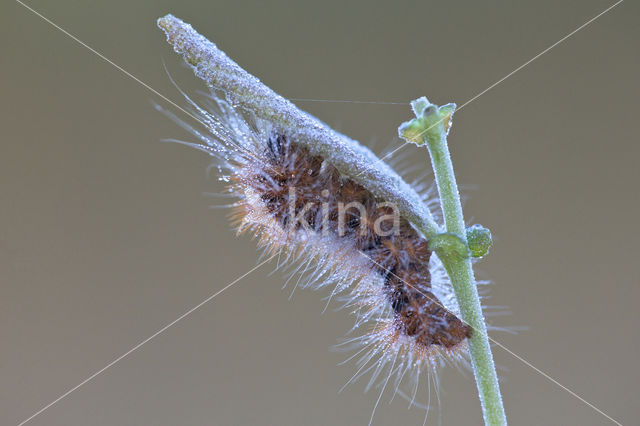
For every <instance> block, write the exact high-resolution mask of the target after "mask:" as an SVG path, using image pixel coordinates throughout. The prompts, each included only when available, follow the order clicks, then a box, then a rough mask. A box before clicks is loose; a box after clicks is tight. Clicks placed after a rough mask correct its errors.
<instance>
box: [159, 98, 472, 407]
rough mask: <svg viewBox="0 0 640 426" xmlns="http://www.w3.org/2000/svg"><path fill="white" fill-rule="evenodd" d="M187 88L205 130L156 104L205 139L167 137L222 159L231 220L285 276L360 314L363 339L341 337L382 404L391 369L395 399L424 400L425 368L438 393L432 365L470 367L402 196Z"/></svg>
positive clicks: (460, 328) (435, 264) (446, 295)
mask: <svg viewBox="0 0 640 426" xmlns="http://www.w3.org/2000/svg"><path fill="white" fill-rule="evenodd" d="M182 94H183V95H184V96H185V98H186V99H187V101H188V103H189V105H190V110H191V112H192V114H193V115H194V116H196V117H197V118H198V120H199V122H200V124H202V125H203V127H204V129H203V130H202V131H201V130H199V129H197V128H196V127H194V126H192V125H190V124H188V123H187V122H185V121H184V120H182V119H180V118H178V117H177V116H176V115H175V114H173V113H171V112H169V111H166V110H164V109H162V108H160V107H158V109H161V110H162V111H163V112H164V113H165V114H166V115H168V116H170V117H171V118H172V119H173V120H175V121H176V122H178V123H179V124H180V125H181V126H183V127H184V128H185V129H187V130H188V131H189V132H190V133H191V134H192V135H193V136H195V137H196V138H197V139H198V142H196V143H192V142H186V141H182V140H175V139H171V140H170V141H173V142H178V143H181V144H185V145H188V146H191V147H194V148H196V149H198V150H201V151H203V152H206V153H207V154H209V155H210V156H212V157H213V158H214V159H215V160H214V165H215V167H217V169H218V171H219V173H220V179H221V180H223V181H224V182H225V183H226V185H227V191H228V194H231V195H233V196H235V197H237V200H236V202H235V203H233V204H232V205H231V208H232V214H231V217H232V222H233V224H234V226H235V228H236V229H237V231H238V233H246V232H248V233H251V234H253V235H255V236H256V237H257V240H258V245H259V246H260V247H261V248H264V251H265V253H266V254H267V255H274V254H277V255H278V258H279V259H280V260H281V261H280V262H279V266H278V267H279V268H282V269H283V270H285V271H286V273H287V275H288V280H287V282H289V281H291V282H295V284H292V285H295V286H296V287H297V286H301V287H313V288H320V287H329V288H330V293H331V294H330V297H329V299H330V300H331V299H338V300H339V301H341V302H342V305H343V306H344V307H346V308H348V309H350V310H351V311H352V312H353V314H354V315H355V325H354V327H353V330H352V333H353V334H356V336H355V337H350V338H349V339H346V340H345V341H344V342H343V343H341V345H339V346H342V347H344V348H348V349H349V350H353V351H354V353H353V355H351V356H350V357H349V360H351V359H354V358H355V359H356V363H357V371H356V373H355V374H354V375H353V377H352V378H351V379H350V380H349V381H348V382H347V384H348V383H350V382H352V381H353V380H356V379H358V378H360V377H362V376H364V375H365V374H368V373H371V378H370V380H369V383H368V385H367V389H369V388H370V387H371V386H372V385H374V384H375V383H377V382H378V383H381V387H382V390H381V391H380V395H379V397H378V401H377V402H379V401H380V397H381V396H382V393H383V392H384V390H385V387H386V386H387V384H388V382H389V381H390V380H391V378H392V377H393V378H394V380H393V382H392V383H393V386H394V387H395V392H394V395H395V393H396V392H397V393H399V394H401V395H402V396H404V397H406V398H408V399H409V400H410V401H411V404H415V405H419V404H417V403H415V402H414V400H415V397H416V392H417V390H418V386H419V377H420V375H421V372H422V371H423V370H426V371H427V373H428V375H429V377H430V378H431V380H433V382H434V383H436V389H437V378H436V375H435V374H432V373H434V372H435V370H436V369H437V368H438V367H439V366H440V365H441V364H443V363H450V362H454V363H458V362H461V363H462V364H463V365H467V364H468V363H467V360H466V359H467V340H468V339H469V338H470V337H471V336H472V334H473V330H472V328H471V327H470V326H468V325H467V324H465V323H464V322H463V321H462V320H461V319H460V315H459V309H458V305H457V303H456V299H455V296H454V294H453V290H452V288H451V284H450V281H449V279H448V276H447V274H446V273H445V271H444V268H443V266H442V263H441V262H440V260H439V259H438V258H437V255H436V254H435V253H432V252H431V251H430V250H429V248H428V240H427V239H426V238H425V237H424V236H423V235H422V234H421V233H420V232H419V231H417V230H416V229H415V228H414V227H413V226H412V225H411V223H410V222H409V220H407V219H406V218H405V217H403V216H402V215H401V214H400V213H399V211H398V209H397V208H395V206H394V205H393V203H389V202H387V201H386V200H384V199H381V198H379V197H376V196H375V195H374V194H373V193H372V192H370V191H369V190H367V189H366V188H365V187H364V186H363V185H361V184H358V183H356V182H355V181H354V180H352V179H351V178H350V177H348V176H345V175H342V174H341V173H340V172H339V171H338V169H337V168H336V167H334V166H333V165H332V164H331V162H330V161H328V160H327V159H326V158H324V157H323V156H322V155H321V154H318V153H314V152H311V150H310V149H309V148H308V147H307V146H305V145H303V144H299V143H297V141H296V137H295V134H289V133H287V132H286V130H282V129H281V128H279V127H278V126H275V125H273V123H270V122H269V121H266V120H264V119H260V118H257V117H256V116H255V115H254V114H252V113H251V111H246V110H243V109H241V108H237V107H234V106H233V105H232V104H231V102H228V101H227V100H225V99H224V98H223V97H220V96H219V95H218V94H217V93H216V92H211V93H210V94H206V95H205V96H203V98H204V99H203V100H202V102H200V103H196V102H194V101H192V100H191V99H190V98H189V97H188V96H187V95H186V94H184V92H182ZM354 143H355V142H354ZM360 149H366V148H360ZM294 277H297V278H296V279H295V280H294V279H293V278H294ZM334 296H335V297H334ZM382 373H386V374H382ZM381 377H382V378H383V379H382V380H381V382H379V380H378V379H380V378H381ZM403 382H407V383H408V385H409V391H408V392H407V393H405V392H404V391H402V390H401V389H400V386H401V384H403ZM345 386H346V384H345ZM427 386H429V387H430V384H429V381H427ZM377 402H376V406H377ZM426 408H427V413H428V405H427V407H426ZM374 410H375V408H374ZM372 417H373V414H372Z"/></svg>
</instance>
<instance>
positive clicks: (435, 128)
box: [399, 98, 507, 426]
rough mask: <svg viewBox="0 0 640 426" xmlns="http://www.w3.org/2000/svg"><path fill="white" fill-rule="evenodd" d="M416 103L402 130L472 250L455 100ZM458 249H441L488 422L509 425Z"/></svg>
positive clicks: (453, 227)
mask: <svg viewBox="0 0 640 426" xmlns="http://www.w3.org/2000/svg"><path fill="white" fill-rule="evenodd" d="M412 106H413V108H414V112H415V113H416V116H417V118H416V119H414V120H412V121H410V122H407V123H405V124H403V125H402V126H400V129H399V130H400V135H401V136H402V137H404V138H406V139H407V140H409V141H411V142H414V143H417V144H419V145H421V144H425V145H427V148H428V150H429V155H430V157H431V165H432V166H433V171H434V174H435V178H436V184H437V186H438V193H439V195H440V204H441V206H442V212H443V215H444V222H445V228H446V232H447V233H450V234H455V235H456V236H458V237H459V238H460V239H461V240H462V243H464V249H465V250H468V244H467V235H466V228H465V223H464V216H463V213H462V205H461V203H460V194H459V192H458V185H457V183H456V177H455V173H454V171H453V164H452V162H451V155H450V153H449V147H448V145H447V133H448V130H449V126H450V124H451V117H452V115H453V112H454V110H455V105H453V104H449V105H445V106H442V107H437V106H435V105H433V104H431V103H429V102H428V100H427V99H426V98H421V99H418V100H416V101H414V102H413V103H412ZM456 242H458V243H460V240H458V239H456ZM450 248H453V247H450ZM459 253H460V251H459V250H458V251H457V252H455V251H453V250H449V251H442V252H437V254H438V256H439V257H440V259H441V260H442V262H443V264H444V267H445V269H446V270H447V273H448V274H449V277H450V279H451V283H452V284H453V289H454V292H455V294H456V299H457V300H458V305H459V306H460V313H461V315H462V319H463V320H464V321H465V322H466V323H467V324H469V325H470V326H471V327H472V328H473V334H472V337H471V339H470V340H469V352H470V354H471V364H472V366H473V373H474V376H475V379H476V385H477V387H478V393H479V396H480V403H481V405H482V413H483V416H484V421H485V424H486V425H491V426H494V425H506V424H507V419H506V416H505V413H504V407H503V404H502V396H501V394H500V385H499V383H498V376H497V374H496V370H495V366H494V363H493V355H492V354H491V346H490V345H489V337H488V335H487V327H486V325H485V321H484V317H483V315H482V306H481V304H480V298H479V296H478V290H477V288H476V281H475V277H474V274H473V268H472V265H471V258H470V256H468V255H463V256H460V255H459ZM463 253H464V251H463Z"/></svg>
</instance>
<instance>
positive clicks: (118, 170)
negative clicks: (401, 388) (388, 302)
mask: <svg viewBox="0 0 640 426" xmlns="http://www.w3.org/2000/svg"><path fill="white" fill-rule="evenodd" d="M28 4H29V5H30V6H32V7H33V8H35V9H36V10H38V11H39V12H40V13H42V14H43V15H44V16H46V17H48V18H49V19H51V20H52V21H53V22H55V23H57V24H58V25H60V26H61V27H63V28H65V29H66V30H68V31H69V32H71V33H72V34H74V35H76V36H77V37H78V38H80V39H81V40H83V41H84V42H86V43H87V44H89V45H90V46H92V47H94V48H95V49H97V50H98V51H100V52H102V53H103V54H104V55H106V56H107V57H108V58H110V59H111V60H113V61H114V62H115V63H117V64H118V65H120V66H122V67H123V68H124V69H126V70H127V71H129V72H131V73H132V74H134V75H135V76H137V77H139V78H140V79H141V80H143V81H145V82H146V83H148V84H149V85H151V86H152V87H153V88H155V89H156V90H158V91H159V92H160V93H162V94H164V95H166V96H168V97H169V98H171V99H173V100H175V101H176V102H178V103H179V104H183V103H184V101H183V100H182V99H181V97H180V95H179V93H178V92H177V91H176V89H175V88H174V87H173V86H172V85H171V83H170V81H169V78H168V77H167V74H166V73H165V70H164V67H163V61H165V62H166V64H167V68H168V70H169V71H170V73H171V74H172V76H174V77H175V79H176V80H177V82H178V83H179V84H180V85H181V86H182V87H184V88H185V89H188V90H197V89H199V88H202V87H203V86H202V84H201V83H200V82H199V81H197V80H196V79H195V77H193V76H192V75H191V74H190V71H188V70H185V69H184V68H183V67H182V66H181V65H180V61H179V60H178V59H177V57H176V56H175V55H174V54H173V53H172V51H171V49H170V48H169V47H168V45H167V44H166V43H165V41H164V36H163V35H162V34H161V32H160V31H159V30H157V29H156V28H155V20H156V18H157V17H159V16H161V15H164V14H165V13H168V12H171V13H174V14H175V15H176V16H178V17H181V18H183V19H185V20H186V21H188V22H190V23H192V24H193V25H194V26H195V27H196V29H198V30H199V31H200V32H202V33H203V34H205V35H206V36H208V37H209V38H210V39H211V40H212V41H214V42H216V43H217V44H218V45H219V46H220V47H221V48H222V49H223V50H224V51H226V52H227V53H228V54H229V55H230V56H231V57H232V58H234V59H235V60H236V61H237V62H238V63H239V64H240V65H241V66H243V67H245V68H246V69H247V70H248V71H250V72H251V73H253V74H255V75H257V76H258V77H259V78H261V79H262V80H263V81H264V82H265V83H267V84H268V85H270V86H271V87H272V88H273V89H275V90H276V91H278V92H279V93H281V94H283V95H284V96H287V97H291V98H316V99H344V100H367V101H369V100H372V101H387V102H408V101H409V100H411V99H413V98H415V97H417V96H420V95H427V96H428V97H429V98H430V99H431V100H433V101H434V102H436V103H445V102H449V101H455V102H457V103H458V104H459V105H460V104H462V103H464V102H465V101H467V100H468V99H470V98H472V97H473V96H475V95H476V94H477V93H479V92H481V91H482V90H484V89H485V88H487V87H488V86H489V85H491V84H492V83H494V82H495V81H497V80H499V79H500V78H502V77H503V76H505V75H507V74H508V73H509V72H511V71H513V70H514V69H515V68H517V67H518V66H520V65H521V64H523V63H524V62H525V61H527V60H529V59H530V58H532V57H533V56H535V55H536V54H537V53H539V52H540V51H542V50H543V49H545V48H546V47H548V46H549V45H551V44H552V43H554V42H556V41H557V40H559V39H560V38H562V37H563V36H565V35H566V34H568V33H569V32H570V31H572V30H574V29H575V28H577V27H578V26H580V25H582V24H583V23H585V22H586V21H587V20H589V19H590V18H592V17H593V16H595V15H597V14H598V13H600V12H601V11H602V10H604V9H605V8H607V7H608V6H609V5H611V4H612V2H608V1H594V0H590V1H580V2H578V1H547V0H544V1H535V2H533V1H532V2H509V1H487V2H474V1H465V2H462V1H448V2H442V1H440V2H435V1H421V2H401V1H393V2H391V1H389V2H383V1H370V2H364V1H358V2H355V1H353V2H351V1H346V2H345V1H323V2H319V1H314V2H308V1H259V2H258V1H255V2H246V1H231V0H228V1H227V0H212V1H201V0H185V1H181V2H178V1H173V2H171V1H167V0H163V1H133V2H132V1H121V0H113V1H101V2H98V1H70V0H64V1H56V2H48V1H44V0H30V1H29V2H28ZM639 12H640V8H639V7H638V5H637V4H635V3H634V2H632V1H626V2H623V3H622V4H620V5H619V6H618V7H616V8H614V9H613V10H612V11H610V12H609V13H607V14H605V15H604V16H602V17H601V18H599V19H598V20H596V21H595V22H594V23H592V24H591V25H589V26H588V27H586V28H585V29H584V30H582V31H580V32H578V33H577V34H575V35H574V36H573V37H571V38H569V39H568V40H566V41H565V42H564V43H562V44H560V45H558V46H557V47H556V48H554V49H553V50H551V51H550V52H548V53H547V54H545V55H543V56H542V57H540V58H539V59H537V60H536V61H534V62H533V63H531V64H530V65H528V66H527V67H525V68H524V69H522V70H521V71H519V72H518V73H516V74H515V75H513V76H512V77H511V78H509V79H507V80H506V81H504V82H503V83H502V84H500V85H498V86H497V87H495V88H494V89H493V90H491V91H489V92H488V93H486V94H484V95H483V96H481V97H480V98H478V99H477V100H476V101H474V102H473V103H471V104H469V105H468V106H467V107H465V108H464V109H463V110H461V111H460V112H459V113H458V114H457V115H456V117H455V122H454V127H453V131H452V134H451V136H450V143H451V148H452V151H453V155H454V163H455V166H456V170H457V173H458V178H459V181H460V182H461V183H462V184H467V185H468V188H470V189H469V190H468V191H467V194H468V195H469V197H470V198H469V201H468V202H467V203H466V215H467V216H468V217H469V218H470V219H473V220H474V221H478V222H481V223H483V224H484V225H486V226H488V227H490V228H491V229H492V230H493V233H494V235H495V247H494V249H493V250H492V252H491V255H490V256H489V257H488V258H487V259H486V260H484V261H482V262H481V263H480V264H479V265H478V268H479V273H480V276H481V277H486V278H490V279H491V280H493V281H494V282H495V284H494V285H493V286H492V288H491V296H492V298H491V300H490V303H491V304H494V305H508V306H509V307H510V309H511V311H512V313H511V315H509V316H507V317H502V318H499V319H498V320H497V323H498V324H499V325H505V326H509V325H516V326H527V327H529V329H528V331H524V332H520V333H519V334H517V335H510V334H504V333H493V337H495V338H496V339H497V340H499V341H500V342H502V343H503V344H505V345H506V346H507V347H509V348H510V349H511V350H513V351H514V352H515V353H517V354H519V355H520V356H522V357H523V358H525V359H526V360H528V361H529V362H531V363H532V364H533V365H535V366H537V367H538V368H540V369H542V370H543V371H545V372H546V373H548V374H549V375H550V376H552V377H554V378H555V379H556V380H558V381H559V382H560V383H562V384H563V385H565V386H567V387H568V388H570V389H572V390H573V391H575V392H576V393H577V394H579V395H580V396H582V397H583V398H585V399H586V400H588V401H590V402H592V403H593V404H595V405H596V406H597V407H598V408H600V409H601V410H603V411H604V412H606V413H608V414H609V415H611V416H612V417H614V418H616V419H617V420H618V421H620V422H621V423H622V424H625V425H632V424H638V416H639V414H640V408H639V406H638V401H637V400H638V383H639V382H640V368H639V366H638V359H639V353H638V352H639V346H640V344H639V337H640V336H639V333H638V326H639V325H640V320H639V314H638V311H639V310H638V303H639V302H640V287H639V285H638V284H639V278H640V276H639V273H638V252H639V250H638V241H639V237H640V232H639V231H638V229H639V228H638V224H637V220H638V217H640V197H639V196H638V184H639V183H640V172H639V170H638V169H639V167H638V158H639V156H640V147H639V144H638V136H637V135H638V131H637V126H638V119H637V117H636V116H637V115H638V106H637V105H638V104H637V101H638V98H639V97H640V90H639V83H638V75H639V74H640V53H639V52H640V49H639V46H638V44H639V37H640V27H639V25H638V19H639V18H640V13H639ZM0 39H1V40H2V41H1V43H0V61H1V67H0V94H1V101H0V117H1V119H0V120H1V121H0V123H1V125H2V144H1V145H0V342H1V346H0V348H1V349H0V424H2V425H16V424H18V423H19V422H21V421H22V420H24V419H26V418H27V417H29V416H30V415H32V414H33V413H35V412H36V411H37V410H39V409H40V408H42V407H43V406H45V405H46V404H48V403H50V402H51V401H53V400H54V399H56V398H57V397H58V396H60V395H61V394H62V393H63V392H65V391H66V390H68V389H70V388H71V387H73V386H75V385H77V384H79V383H80V382H82V381H83V380H85V379H86V378H87V377H89V376H90V375H91V374H93V373H94V372H96V371H98V370H99V369H101V368H102V367H104V366H105V365H107V364H108V363H109V362H111V361H112V360H114V359H116V358H117V357H118V356H120V355H121V354H123V353H124V352H126V351H127V350H129V349H130V348H132V347H133V346H134V345H136V344H137V343H138V342H140V341H141V340H143V339H145V338H147V337H148V336H150V335H152V334H153V333H154V332H156V331H157V330H158V329H160V328H161V327H163V326H164V325H165V324H167V323H169V322H171V321H173V320H174V319H175V318H177V317H178V316H179V315H181V314H182V313H183V312H185V311H186V310H188V309H189V308H191V307H193V306H194V305H196V304H198V303H199V302H200V301H202V300H203V299H205V298H206V297H208V296H209V295H211V294H212V293H214V292H215V291H217V290H218V289H220V288H222V287H223V286H225V285H226V284H228V283H229V282H231V281H232V280H233V279H235V278H236V277H238V276H240V275H242V274H243V273H245V272H246V271H247V270H249V269H250V268H251V267H253V266H254V265H255V264H256V259H257V252H256V249H255V246H254V243H253V242H252V241H251V240H250V239H249V238H239V239H238V238H236V237H235V236H234V234H233V233H232V232H231V231H230V230H229V226H228V223H227V219H226V217H225V213H226V212H225V211H224V210H211V209H208V206H209V205H210V204H211V203H212V202H220V200H210V199H207V198H206V197H203V196H202V193H203V192H216V191H219V190H220V189H221V188H222V186H221V184H220V183H219V182H217V180H216V179H215V177H211V178H207V177H206V173H205V170H206V167H207V165H208V164H209V159H208V158H207V157H206V156H205V155H203V154H201V153H198V152H196V151H194V150H189V149H186V148H184V147H181V146H178V145H172V144H163V143H160V140H161V139H162V138H165V137H178V138H184V137H186V133H185V132H184V131H183V130H182V129H180V128H179V127H177V126H176V125H175V124H174V123H172V122H170V121H169V120H168V119H166V118H165V117H164V116H162V115H161V114H158V113H157V112H156V111H155V110H154V109H153V107H152V102H158V103H161V104H162V103H163V101H162V100H161V99H160V98H158V97H157V96H155V95H153V94H152V93H151V92H149V91H148V90H147V89H145V88H143V87H142V86H141V85H140V84H138V83H137V82H135V81H133V80H132V79H131V78H129V77H127V76H125V75H124V74H122V73H121V72H120V71H118V70H117V69H116V68H114V67H113V66H112V65H110V64H108V63H106V62H105V61H104V60H102V59H100V58H99V57H97V56H96V55H95V54H93V53H91V52H90V51H89V50H87V49H86V48H84V47H82V46H80V45H79V44H78V43H76V42H75V41H73V40H72V39H71V38H69V37H68V36H66V35H65V34H63V33H62V32H60V31H58V30H57V29H55V28H53V27H52V26H51V25H49V24H48V23H46V22H45V21H44V20H42V19H41V18H40V17H38V16H36V15H35V14H33V13H32V12H30V11H29V10H27V9H26V8H25V7H23V6H21V5H20V4H19V3H16V2H14V1H11V0H8V1H4V2H3V3H2V6H0ZM298 104H299V105H300V106H301V107H303V108H305V109H307V110H308V111H310V112H311V113H313V114H315V115H317V116H318V117H320V118H321V119H322V120H324V121H326V122H327V123H329V124H330V125H332V126H334V127H336V128H337V129H338V130H340V131H342V132H344V133H346V134H348V135H350V136H352V137H354V138H356V139H358V140H360V141H362V142H363V143H365V144H367V145H370V146H373V148H374V150H375V151H376V152H378V153H381V152H383V151H384V149H385V148H388V147H395V146H398V144H399V141H398V140H397V139H396V137H395V134H396V127H397V126H398V124H399V123H400V122H401V121H403V120H405V119H407V118H408V117H409V116H410V110H409V108H408V106H402V105H377V104H348V103H311V102H299V103H298ZM403 151H404V154H405V155H407V156H408V163H410V164H415V165H424V167H426V161H427V157H426V152H422V151H420V150H418V149H417V148H414V147H406V148H404V150H403ZM401 152H402V151H401ZM223 201H224V200H223ZM273 267H274V265H270V266H266V267H262V268H261V269H259V270H257V271H255V272H253V273H252V274H250V275H249V276H247V277H246V278H244V279H243V280H241V281H240V282H239V283H238V284H237V285H235V286H234V287H232V288H230V289H229V290H227V291H226V292H225V293H223V294H221V295H220V296H219V297H217V298H215V299H214V300H213V301H211V302H210V303H209V304H207V305H205V306H203V307H202V308H201V309H199V310H198V311H196V312H194V313H193V314H192V315H190V316H188V317H187V318H185V319H184V320H182V321H180V322H179V323H178V324H176V325H175V326H173V327H172V328H170V329H168V330H167V331H166V332H164V333H163V334H161V335H159V336H158V337H157V338H155V339H154V340H152V341H150V342H149V343H147V344H146V345H144V346H142V347H141V348H140V349H138V350H136V351H135V352H133V353H132V354H131V355H129V356H128V357H126V358H125V359H123V360H122V361H120V362H118V363H117V364H115V365H114V366H113V367H111V368H110V369H108V370H106V371H105V372H104V373H102V374H100V375H98V376H97V377H96V378H95V379H94V380H92V381H90V382H89V383H87V384H86V385H84V386H82V387H81V388H79V389H78V390H77V391H75V392H74V393H72V394H71V395H69V396H68V397H66V398H64V399H63V400H61V401H60V402H58V403H57V404H55V405H54V406H52V407H51V408H49V409H48V410H46V411H44V412H43V413H42V414H40V415H39V416H38V417H36V418H35V419H33V420H32V421H31V422H30V424H33V425H352V424H366V422H367V421H368V419H369V415H370V413H371V409H372V407H373V404H374V402H375V399H376V397H377V392H375V391H370V392H369V393H367V394H365V393H364V392H363V390H364V386H365V384H366V381H361V382H358V383H356V384H355V385H353V386H351V387H349V388H348V389H347V390H346V391H344V392H342V393H340V394H339V393H338V392H337V391H338V389H339V388H340V387H341V386H342V385H343V384H344V383H345V382H346V381H347V379H348V378H349V377H351V375H352V374H353V373H354V372H355V367H354V364H353V363H349V364H347V365H345V366H337V364H338V363H339V362H340V361H342V360H343V359H344V358H345V357H346V354H341V353H335V352H331V351H330V350H329V349H330V347H331V346H332V345H333V344H335V343H336V342H337V341H338V339H339V338H340V337H342V336H343V335H344V334H345V332H346V331H347V330H348V329H349V327H350V326H351V324H352V318H351V317H350V316H349V314H348V313H347V312H344V311H341V312H332V310H331V309H329V310H328V311H327V312H326V313H325V314H321V311H322V309H323V307H324V302H323V300H322V298H323V297H324V296H326V295H327V294H326V292H312V291H297V292H296V293H295V295H294V297H293V300H292V301H288V295H289V292H288V290H285V291H281V290H280V287H281V285H282V282H283V279H282V277H281V276H280V275H279V274H278V273H276V274H274V275H271V276H269V275H268V273H269V272H270V271H271V270H272V269H273ZM333 307H336V305H333ZM494 354H495V358H496V361H497V363H498V365H499V366H500V368H501V370H500V375H501V377H502V378H503V383H502V389H503V393H504V399H505V406H506V410H507V415H508V417H509V419H510V423H511V424H513V425H541V424H544V425H604V424H612V423H611V422H609V421H608V420H607V419H606V418H605V417H603V416H602V415H600V414H598V413H597V412H596V411H594V410H593V409H591V408H589V407H588V406H587V405H585V404H584V403H582V402H581V401H579V400H578V399H576V398H575V397H573V396H571V395H570V394H569V393H567V392H566V391H565V390H563V389H561V388H560V387H558V386H556V385H555V384H553V383H551V382H549V381H548V380H547V379H545V378H544V377H543V376H541V375H540V374H538V373H536V372H535V371H533V370H532V369H531V368H529V367H528V366H526V365H525V364H523V363H522V362H521V361H519V360H517V359H515V358H514V357H513V356H511V355H510V354H508V353H506V352H505V351H503V350H501V349H500V348H495V349H494ZM440 396H441V403H440V412H441V415H442V424H444V425H475V424H480V423H481V416H480V409H479V403H478V401H477V395H476V393H475V387H474V383H473V379H472V375H471V374H470V373H468V374H466V375H463V374H460V373H459V372H457V371H456V370H453V369H449V370H445V371H443V372H442V374H441V394H440ZM389 398H390V394H387V396H385V398H384V399H383V401H382V403H381V405H380V406H379V407H378V410H377V413H376V417H375V419H374V424H377V425H398V424H402V425H413V424H416V425H417V424H421V423H422V418H423V412H422V411H421V410H419V409H411V410H407V403H406V401H404V400H403V399H402V398H396V399H395V400H394V401H393V402H392V403H391V404H388V403H387V402H388V400H389ZM437 420H438V419H437V414H436V415H434V416H433V417H432V418H431V419H430V422H431V423H430V424H437Z"/></svg>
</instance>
